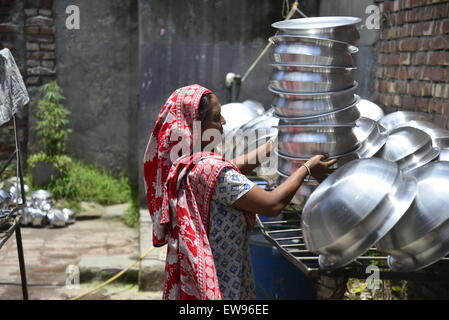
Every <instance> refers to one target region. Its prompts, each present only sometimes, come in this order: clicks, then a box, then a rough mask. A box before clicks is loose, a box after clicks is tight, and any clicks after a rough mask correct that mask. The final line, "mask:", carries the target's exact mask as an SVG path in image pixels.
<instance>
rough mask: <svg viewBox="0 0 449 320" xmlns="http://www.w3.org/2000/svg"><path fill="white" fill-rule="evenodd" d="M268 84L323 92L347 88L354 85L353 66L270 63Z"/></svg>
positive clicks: (281, 88) (281, 89) (293, 89)
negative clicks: (271, 70) (271, 68)
mask: <svg viewBox="0 0 449 320" xmlns="http://www.w3.org/2000/svg"><path fill="white" fill-rule="evenodd" d="M271 66H272V67H273V72H272V74H271V77H270V85H271V87H273V88H274V89H275V90H280V91H295V92H297V93H302V92H309V93H311V92H315V93H316V92H324V91H339V90H344V89H349V88H351V87H353V86H354V80H353V74H352V73H353V71H354V68H343V67H330V66H305V65H287V64H272V65H271Z"/></svg>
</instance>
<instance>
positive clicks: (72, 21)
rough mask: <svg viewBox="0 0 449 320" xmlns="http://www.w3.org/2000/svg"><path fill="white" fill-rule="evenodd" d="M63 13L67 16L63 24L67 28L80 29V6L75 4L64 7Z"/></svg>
mask: <svg viewBox="0 0 449 320" xmlns="http://www.w3.org/2000/svg"><path fill="white" fill-rule="evenodd" d="M65 13H66V14H68V15H69V16H68V17H67V19H66V20H65V26H66V28H67V29H69V30H79V29H80V8H79V7H78V6H75V5H70V6H68V7H67V8H66V9H65Z"/></svg>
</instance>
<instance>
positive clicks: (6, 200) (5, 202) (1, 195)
mask: <svg viewBox="0 0 449 320" xmlns="http://www.w3.org/2000/svg"><path fill="white" fill-rule="evenodd" d="M11 200H12V199H11V195H10V194H9V192H7V191H5V190H1V189H0V210H4V209H7V208H8V207H9V205H10V203H11Z"/></svg>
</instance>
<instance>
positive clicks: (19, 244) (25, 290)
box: [13, 115, 28, 300]
mask: <svg viewBox="0 0 449 320" xmlns="http://www.w3.org/2000/svg"><path fill="white" fill-rule="evenodd" d="M13 121H14V135H15V139H16V153H17V168H18V171H19V177H20V188H21V191H22V204H24V205H25V204H26V198H25V188H24V183H23V170H22V162H21V157H20V144H19V136H18V134H17V124H16V115H14V116H13ZM17 223H18V225H17V228H16V241H17V254H18V257H19V266H20V278H21V280H22V295H23V300H28V288H27V278H26V270H25V257H24V254H23V246H22V232H21V230H20V219H19V221H18V222H17Z"/></svg>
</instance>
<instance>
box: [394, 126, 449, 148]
mask: <svg viewBox="0 0 449 320" xmlns="http://www.w3.org/2000/svg"><path fill="white" fill-rule="evenodd" d="M401 127H412V128H416V129H419V130H422V131H424V132H425V133H427V134H428V135H429V136H430V137H431V138H432V144H433V146H434V147H436V148H448V147H449V130H446V129H443V128H440V127H439V126H437V125H436V124H434V123H433V122H430V121H424V120H410V121H408V122H404V123H401V124H398V125H397V126H396V128H401Z"/></svg>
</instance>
